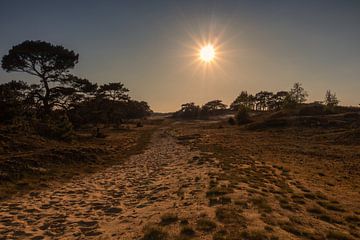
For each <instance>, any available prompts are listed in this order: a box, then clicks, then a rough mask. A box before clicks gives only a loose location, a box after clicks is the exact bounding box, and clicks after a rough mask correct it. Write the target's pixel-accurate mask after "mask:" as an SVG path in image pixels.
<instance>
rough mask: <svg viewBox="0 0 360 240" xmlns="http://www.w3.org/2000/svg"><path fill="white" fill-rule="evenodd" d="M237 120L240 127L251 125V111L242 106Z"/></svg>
mask: <svg viewBox="0 0 360 240" xmlns="http://www.w3.org/2000/svg"><path fill="white" fill-rule="evenodd" d="M235 118H236V122H237V124H239V125H240V124H246V123H249V122H250V116H249V110H248V109H247V108H246V107H244V106H240V107H239V111H238V112H237V114H236V116H235Z"/></svg>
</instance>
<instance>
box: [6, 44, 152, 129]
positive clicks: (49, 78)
mask: <svg viewBox="0 0 360 240" xmlns="http://www.w3.org/2000/svg"><path fill="white" fill-rule="evenodd" d="M78 59H79V55H78V54H76V53H75V52H74V51H72V50H68V49H66V48H64V47H63V46H58V45H53V44H51V43H48V42H44V41H24V42H23V43H21V44H18V45H16V46H14V47H12V48H11V49H10V50H9V52H8V54H6V55H5V56H3V58H2V62H1V66H2V68H3V69H4V70H5V71H6V72H22V73H27V74H29V75H31V76H33V77H35V78H36V79H37V80H38V83H35V84H28V83H26V82H24V81H15V80H13V81H10V82H8V83H4V84H1V85H0V108H1V114H0V121H1V122H3V123H11V122H12V121H13V120H14V119H18V118H22V119H27V120H30V119H32V120H33V119H36V120H38V121H42V122H43V121H45V120H46V121H49V119H50V120H51V119H59V118H61V119H66V120H68V121H69V122H70V123H71V125H72V126H75V127H80V126H82V125H83V124H98V123H111V124H119V123H122V122H123V121H124V120H126V119H131V118H142V117H145V116H147V115H149V114H150V113H151V112H152V111H151V109H150V107H149V105H148V103H146V102H144V101H136V100H133V99H131V98H130V96H129V94H128V93H129V90H128V89H127V88H126V87H125V86H124V85H123V84H122V83H121V82H112V83H107V84H103V85H98V84H96V83H92V82H90V81H89V80H88V79H85V78H79V77H77V76H74V75H73V74H71V73H70V69H73V68H74V67H75V65H76V64H77V63H78Z"/></svg>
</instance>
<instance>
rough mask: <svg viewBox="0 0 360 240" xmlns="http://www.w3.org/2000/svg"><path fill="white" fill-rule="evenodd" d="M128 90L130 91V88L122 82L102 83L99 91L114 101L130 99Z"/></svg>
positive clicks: (99, 94)
mask: <svg viewBox="0 0 360 240" xmlns="http://www.w3.org/2000/svg"><path fill="white" fill-rule="evenodd" d="M127 92H129V90H128V89H127V88H125V87H124V84H122V83H120V82H116V83H108V84H104V85H101V86H100V87H99V89H98V91H97V93H98V96H100V97H102V98H106V99H109V100H112V101H125V100H129V99H130V98H129V96H128V94H127Z"/></svg>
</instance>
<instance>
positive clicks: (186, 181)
mask: <svg viewBox="0 0 360 240" xmlns="http://www.w3.org/2000/svg"><path fill="white" fill-rule="evenodd" d="M196 155H198V153H197V152H192V151H190V150H189V148H188V147H185V146H183V145H180V144H178V143H176V141H175V139H173V138H172V137H170V136H169V135H168V134H167V133H166V129H160V130H159V131H157V132H156V133H155V134H154V135H153V137H152V141H151V144H150V145H149V147H148V149H147V150H146V151H145V152H144V153H142V154H139V155H134V156H132V157H131V158H130V159H129V160H128V161H126V162H125V163H124V164H121V165H116V166H113V167H111V168H108V169H105V170H103V171H101V172H98V173H95V174H93V175H90V176H86V177H84V178H81V177H77V178H75V179H73V180H72V181H71V182H69V183H67V184H65V185H63V186H56V187H52V188H50V189H48V190H46V191H41V192H35V191H33V192H30V193H29V194H28V195H26V196H23V197H17V198H13V199H11V200H9V201H6V202H3V203H1V204H0V229H1V230H0V239H89V238H94V239H109V238H111V239H138V238H140V237H141V235H142V229H143V227H144V225H146V224H147V223H149V222H158V221H159V218H160V215H162V214H164V213H167V212H176V213H178V214H180V215H182V216H184V217H187V218H188V219H189V218H192V217H193V216H192V214H193V213H199V212H203V211H205V212H207V211H208V208H209V207H207V200H206V198H205V194H204V191H206V189H207V187H206V186H205V184H206V183H208V182H209V181H208V179H207V178H208V176H207V172H208V171H209V170H210V168H209V166H207V167H206V165H194V164H191V165H190V164H188V162H189V161H191V160H192V158H193V157H194V156H196ZM210 214H211V213H210Z"/></svg>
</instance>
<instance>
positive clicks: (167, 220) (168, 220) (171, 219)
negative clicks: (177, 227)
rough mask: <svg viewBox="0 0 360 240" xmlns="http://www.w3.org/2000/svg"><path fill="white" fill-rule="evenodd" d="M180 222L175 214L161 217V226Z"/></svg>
mask: <svg viewBox="0 0 360 240" xmlns="http://www.w3.org/2000/svg"><path fill="white" fill-rule="evenodd" d="M177 221H178V216H177V215H176V214H175V213H166V214H164V215H162V216H161V221H160V224H161V225H170V224H172V223H175V222H177Z"/></svg>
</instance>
